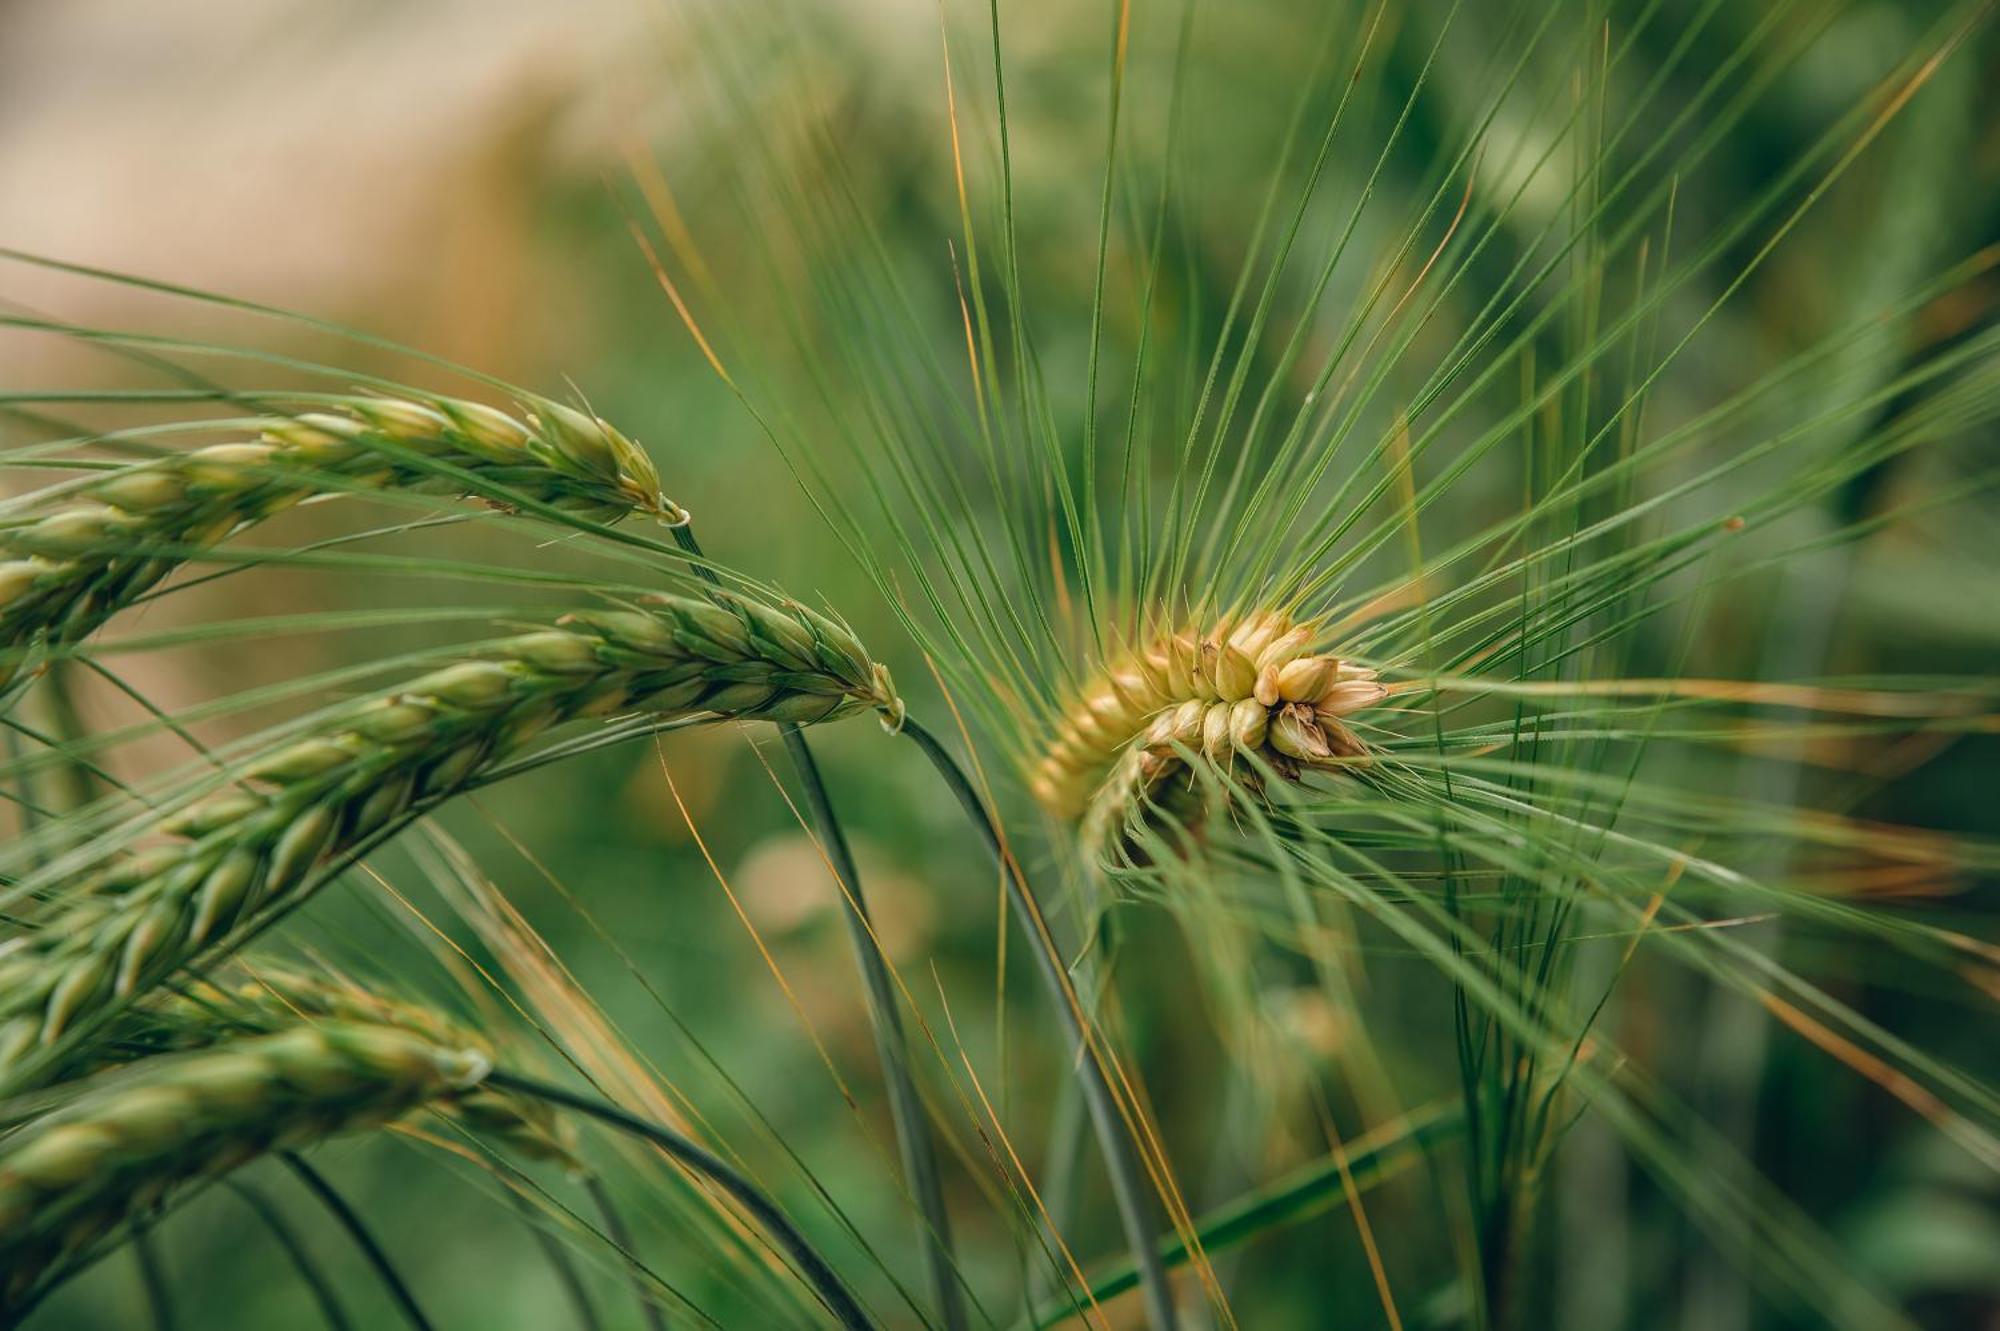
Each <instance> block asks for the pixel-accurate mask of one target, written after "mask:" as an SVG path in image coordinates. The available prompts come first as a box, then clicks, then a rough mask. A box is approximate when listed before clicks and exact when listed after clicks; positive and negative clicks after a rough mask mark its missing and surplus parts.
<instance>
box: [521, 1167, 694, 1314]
mask: <svg viewBox="0 0 2000 1331" xmlns="http://www.w3.org/2000/svg"><path fill="white" fill-rule="evenodd" d="M504 1191H505V1192H506V1194H507V1197H508V1199H509V1200H511V1201H512V1202H513V1203H514V1209H515V1210H517V1211H519V1212H520V1213H521V1223H522V1224H524V1225H526V1226H527V1227H528V1232H529V1233H530V1234H533V1235H534V1236H535V1244H536V1246H537V1247H539V1248H540V1249H541V1250H542V1256H544V1257H546V1258H547V1259H548V1263H549V1269H550V1270H552V1271H554V1272H555V1273H556V1282H557V1283H558V1284H560V1285H561V1286H562V1287H563V1294H564V1296H565V1297H567V1298H568V1299H569V1303H570V1306H571V1307H572V1308H574V1309H576V1324H577V1326H578V1327H579V1328H581V1331H604V1321H603V1319H602V1318H600V1317H599V1316H598V1315H597V1309H596V1307H595V1306H594V1305H593V1304H592V1303H591V1301H590V1291H589V1290H588V1289H586V1288H585V1287H584V1283H583V1273H582V1272H581V1271H579V1270H577V1268H576V1259H575V1258H573V1257H571V1256H570V1253H569V1250H568V1249H567V1248H565V1247H563V1245H562V1240H560V1239H558V1238H557V1237H556V1236H555V1235H553V1234H551V1233H549V1231H548V1230H547V1229H545V1228H544V1227H543V1226H542V1225H541V1224H539V1223H538V1222H537V1218H536V1215H535V1208H534V1205H533V1203H531V1202H529V1200H528V1199H527V1198H526V1197H525V1196H523V1195H522V1194H521V1193H519V1192H517V1191H515V1190H514V1189H513V1188H507V1189H505V1190H504ZM611 1237H612V1242H614V1243H620V1246H623V1244H622V1242H621V1241H620V1240H619V1238H618V1236H617V1235H616V1234H615V1233H614V1234H613V1235H612V1236H611ZM654 1331H659V1324H658V1323H655V1324H654Z"/></svg>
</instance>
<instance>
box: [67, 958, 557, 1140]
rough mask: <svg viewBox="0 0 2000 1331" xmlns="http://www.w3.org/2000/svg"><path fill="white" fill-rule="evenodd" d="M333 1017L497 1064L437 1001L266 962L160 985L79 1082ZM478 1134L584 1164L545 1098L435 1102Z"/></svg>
mask: <svg viewBox="0 0 2000 1331" xmlns="http://www.w3.org/2000/svg"><path fill="white" fill-rule="evenodd" d="M328 1021H330V1022H334V1023H337V1024H342V1025H365V1026H379V1027H383V1028H385V1029H388V1030H396V1031H403V1032H406V1033H408V1034H410V1035H414V1036H416V1037H417V1038H419V1039H421V1040H424V1041H426V1042H427V1043H429V1044H432V1045H436V1046H438V1047H439V1048H444V1049H463V1050H467V1051H470V1052H472V1053H476V1054H479V1055H480V1056H482V1057H484V1058H486V1059H487V1061H489V1062H491V1061H493V1060H494V1056H495V1054H496V1050H495V1047H494V1042H493V1040H492V1039H491V1038H489V1037H488V1036H486V1035H483V1034H481V1033H480V1032H478V1031H475V1030H474V1029H473V1028H472V1027H470V1026H468V1025H466V1024H464V1023H463V1022H460V1021H457V1020H454V1019H453V1018H452V1017H450V1016H448V1015H446V1014H445V1013H444V1012H442V1011H440V1010H438V1009H437V1008H434V1007H431V1006H428V1005H426V1004H423V1003H419V1002H415V1001H412V1000H409V999H405V998H396V997H390V996H388V995H386V994H384V993H382V992H380V991H379V990H378V989H377V988H375V987H373V986H371V987H369V988H365V989H364V988H362V987H360V986H359V985H355V984H350V983H342V982H340V981H337V980H334V979H331V978H328V977H323V976H318V975H312V974H308V973H306V972H304V971H298V970H292V969H289V968H286V967H282V966H267V965H263V964H259V965H258V966H257V967H256V969H255V971H254V973H251V974H248V975H246V976H243V977H241V978H235V979H231V980H229V981H228V982H226V983H217V982H212V981H206V980H204V981H198V982H194V983H190V984H187V985H185V986H182V987H179V988H176V989H172V990H163V991H160V992H158V993H156V994H154V995H152V996H151V997H149V998H148V1000H147V1001H146V1002H144V1003H142V1004H140V1005H139V1006H138V1007H137V1008H135V1009H133V1010H132V1011H130V1012H127V1013H125V1014H123V1016H121V1017H120V1019H119V1020H118V1021H116V1022H114V1023H112V1024H111V1026H110V1027H109V1028H108V1029H107V1030H106V1031H105V1032H103V1034H102V1035H101V1036H99V1038H97V1039H94V1040H92V1041H91V1042H90V1043H89V1044H88V1045H87V1046H86V1047H85V1048H84V1049H82V1050H80V1051H78V1052H79V1062H80V1063H81V1064H82V1065H83V1066H82V1067H80V1068H78V1069H77V1070H75V1071H70V1070H67V1069H65V1070H64V1071H63V1073H62V1074H61V1078H62V1080H65V1081H68V1080H74V1079H75V1078H76V1077H78V1076H81V1075H84V1074H85V1073H86V1072H87V1071H89V1070H91V1069H92V1068H94V1067H98V1066H105V1065H111V1064H116V1063H122V1062H127V1061H130V1060H137V1059H145V1058H149V1057H154V1056H158V1055H161V1054H172V1053H186V1052H189V1051H191V1050H197V1049H208V1048H212V1047H214V1046H216V1045H218V1044H221V1043H224V1042H227V1041H230V1040H235V1039H241V1038H243V1037H245V1036H251V1035H271V1034H277V1033H279V1032H281V1031H285V1030H289V1029H291V1028H292V1027H294V1026H298V1025H300V1024H301V1023H310V1024H317V1023H321V1022H328ZM433 1108H435V1109H436V1110H437V1111H438V1112H439V1113H441V1114H443V1115H444V1116H445V1117H447V1118H450V1119H453V1120H455V1121H456V1122H458V1123H460V1124H461V1125H463V1126H464V1127H465V1128H466V1129H467V1130H468V1131H470V1132H471V1133H473V1134H474V1135H475V1136H478V1137H482V1138H485V1139H487V1140H490V1141H493V1142H495V1143H497V1144H499V1145H503V1146H506V1147H508V1148H509V1149H511V1150H513V1151H516V1152H518V1153H519V1154H521V1155H524V1156H526V1157H528V1158H530V1159H536V1160H549V1161H555V1162H557V1163H560V1164H564V1165H569V1166H574V1165H575V1164H576V1147H575V1133H574V1131H573V1130H572V1129H571V1127H570V1125H569V1124H568V1123H567V1122H566V1121H565V1120H563V1119H561V1118H559V1117H557V1115H556V1113H555V1111H554V1110H553V1109H552V1108H551V1107H550V1106H549V1105H547V1104H545V1103H543V1102H541V1101H536V1100H526V1099H523V1098H522V1097H520V1096H516V1095H509V1094H507V1093H505V1092H502V1091H496V1090H494V1089H492V1088H490V1087H487V1086H476V1087H473V1088H472V1089H471V1090H468V1091H466V1092H465V1093H464V1094H462V1095H457V1096H453V1097H452V1098H451V1099H449V1100H447V1101H443V1102H440V1103H438V1104H437V1105H435V1106H433Z"/></svg>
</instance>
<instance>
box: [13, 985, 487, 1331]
mask: <svg viewBox="0 0 2000 1331" xmlns="http://www.w3.org/2000/svg"><path fill="white" fill-rule="evenodd" d="M489 1067H490V1065H489V1064H488V1062H487V1060H486V1059H485V1058H484V1057H483V1056H482V1055H480V1054H478V1053H476V1052H474V1051H471V1050H464V1049H453V1048H448V1047H444V1046H439V1045H435V1044H431V1043H429V1042H428V1041H426V1040H423V1039H421V1038H419V1037H417V1036H415V1035H412V1034H410V1033H409V1032H407V1031H401V1030H390V1029H386V1028H383V1027H374V1026H360V1025H347V1024H341V1023H336V1022H326V1023H321V1024H315V1025H309V1026H299V1027H296V1028H294V1029H292V1030H289V1031H286V1032H284V1033H283V1034H279V1035H269V1036H261V1037H258V1038H255V1039H247V1040H239V1041H233V1042H231V1043H229V1044H226V1045H222V1046H219V1047H217V1048H215V1049H212V1050H206V1051H202V1052H199V1053H192V1054H183V1055H179V1056H175V1057H168V1058H159V1059H147V1060H144V1061H143V1062H141V1063H138V1064H136V1065H134V1066H132V1067H129V1068H122V1069H119V1070H117V1071H115V1072H112V1073H109V1074H106V1075H105V1076H104V1077H102V1078H101V1079H99V1080H97V1081H95V1082H93V1083H90V1084H88V1085H87V1086H86V1089H84V1090H83V1091H82V1092H81V1093H80V1094H79V1095H78V1096H77V1097H76V1098H75V1099H74V1100H72V1101H70V1102H69V1103H68V1104H66V1105H64V1106H63V1107H61V1108H59V1109H56V1110H53V1111H51V1112H49V1113H47V1114H44V1115H42V1116H41V1117H39V1118H35V1119H32V1120H30V1121H29V1122H27V1123H26V1124H24V1125H22V1126H21V1127H20V1128H18V1129H16V1130H15V1131H14V1132H13V1133H11V1134H10V1135H8V1136H7V1137H6V1138H4V1139H0V1273H4V1274H0V1282H3V1283H0V1310H7V1309H12V1310H17V1311H18V1310H19V1309H20V1308H21V1307H23V1306H25V1305H26V1304H28V1303H30V1302H32V1301H33V1300H34V1299H35V1298H36V1297H38V1296H39V1294H41V1293H43V1292H45V1291H46V1288H47V1287H48V1286H49V1285H50V1284H51V1283H53V1282H54V1281H55V1280H58V1279H60V1278H61V1276H62V1274H63V1272H64V1271H65V1270H66V1269H68V1268H70V1267H72V1266H73V1265H74V1264H75V1263H76V1262H78V1261H80V1260H83V1259H85V1258H87V1257H88V1256H89V1255H90V1253H91V1252H92V1250H94V1249H95V1248H96V1247H97V1246H98V1245H99V1244H100V1243H102V1242H103V1241H104V1240H106V1239H108V1238H111V1237H112V1236H114V1235H115V1234H116V1233H117V1232H118V1231H119V1229H120V1228H121V1227H122V1226H123V1225H124V1224H125V1223H126V1222H127V1221H129V1220H130V1219H132V1218H133V1217H135V1216H137V1215H139V1214H141V1213H143V1212H145V1211H148V1210H151V1209H152V1208H154V1207H156V1206H157V1205H159V1204H160V1203H161V1201H163V1200H164V1199H165V1198H166V1196H167V1195H168V1194H169V1193H170V1192H171V1191H172V1190H173V1189H175V1188H176V1187H178V1186H182V1185H185V1184H188V1183H191V1182H193V1181H196V1180H199V1179H203V1178H212V1177H216V1176H219V1175H222V1174H226V1173H228V1172H229V1171H231V1170H234V1169H236V1168H238V1167H240V1166H241V1165H243V1164H245V1163H247V1162H248V1161H250V1160H253V1159H255V1158H256V1157H258V1156H260V1155H263V1154H266V1153H267V1152H271V1151H277V1150H286V1149H291V1148H295V1147H300V1146H304V1145H308V1144H310V1143H313V1142H317V1141H320V1140H321V1139H323V1138H326V1137H328V1136H331V1135H334V1134H336V1133H341V1132H349V1131H353V1130H356V1129H360V1128H370V1127H375V1126H378V1125H380V1124H383V1123H387V1122H390V1121H392V1120H394V1119H397V1118H400V1117H402V1116H403V1115H404V1114H407V1113H409V1112H410V1111H412V1110H414V1109H416V1108H419V1107H420V1106H423V1105H426V1104H432V1103H437V1102H440V1101H443V1100H445V1099H448V1098H450V1097H452V1096H455V1095H460V1094H463V1093H464V1092H466V1091H468V1090H470V1089H471V1088H473V1087H475V1086H477V1085H478V1084H479V1083H480V1082H481V1081H482V1080H483V1079H484V1077H485V1076H486V1073H487V1071H488V1070H489Z"/></svg>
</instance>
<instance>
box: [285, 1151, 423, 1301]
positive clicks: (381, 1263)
mask: <svg viewBox="0 0 2000 1331" xmlns="http://www.w3.org/2000/svg"><path fill="white" fill-rule="evenodd" d="M282 1158H283V1159H284V1162H285V1164H286V1165H287V1166H288V1167H289V1168H290V1169H291V1171H292V1172H293V1173H294V1174H296V1175H298V1177H299V1181H300V1182H301V1183H303V1184H305V1185H306V1189H307V1191H309V1192H311V1193H312V1195H313V1196H314V1197H316V1198H318V1199H319V1202H320V1204H321V1205H323V1206H324V1207H326V1209H327V1211H328V1212H329V1213H330V1214H331V1215H332V1216H333V1218H334V1219H335V1220H338V1221H339V1222H340V1226H341V1228H342V1229H345V1230H346V1231H347V1234H348V1237H349V1238H351V1239H353V1240H354V1246H355V1247H357V1248H359V1249H361V1255H362V1256H363V1257H366V1258H367V1259H368V1265H369V1266H371V1267H373V1268H374V1269H375V1275H376V1277H377V1278H378V1279H380V1280H381V1282H382V1284H383V1286H384V1287H385V1288H386V1289H387V1290H388V1291H389V1296H390V1297H391V1298H392V1299H394V1300H395V1301H396V1306H397V1307H398V1308H400V1309H402V1311H403V1317H404V1320H406V1321H407V1322H409V1324H410V1326H411V1327H412V1328H413V1331H437V1328H436V1327H435V1326H433V1325H432V1324H431V1320H430V1318H428V1317H426V1316H424V1310H423V1309H422V1308H420V1307H418V1306H417V1297H416V1295H415V1294H413V1293H411V1291H410V1287H409V1284H408V1283H407V1282H405V1281H404V1279H403V1277H402V1274H401V1273H400V1272H398V1271H397V1270H396V1266H395V1263H393V1262H391V1261H390V1260H389V1253H388V1251H387V1250H386V1249H385V1248H383V1246H382V1243H381V1240H379V1239H377V1238H376V1237H375V1234H374V1231H372V1230H370V1229H369V1228H368V1225H367V1223H366V1222H365V1221H363V1220H362V1219H361V1216H360V1215H359V1214H358V1213H357V1212H356V1211H355V1209H354V1208H353V1207H352V1206H349V1205H348V1204H347V1199H346V1198H345V1197H343V1196H341V1195H340V1193H339V1191H338V1190H336V1189H335V1188H334V1186H333V1185H332V1184H331V1183H329V1182H327V1181H326V1178H325V1176H324V1175H322V1174H321V1173H320V1172H319V1171H318V1170H317V1169H314V1168H313V1167H312V1166H311V1165H309V1164H307V1163H306V1161H305V1157H303V1156H301V1155H299V1154H298V1153H297V1152H295V1151H286V1152H285V1153H284V1156H283V1157H282Z"/></svg>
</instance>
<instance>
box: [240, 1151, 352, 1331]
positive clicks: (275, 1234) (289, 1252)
mask: <svg viewBox="0 0 2000 1331" xmlns="http://www.w3.org/2000/svg"><path fill="white" fill-rule="evenodd" d="M228 1186H229V1190H230V1191H231V1192H233V1193H235V1194H236V1195H237V1196H238V1197H241V1198H242V1199H243V1204H244V1205H245V1206H248V1207H249V1208H250V1209H251V1210H252V1211H254V1212H256V1213H257V1218H258V1219H259V1220H261V1221H263V1222H264V1228H266V1229H268V1230H270V1231H271V1237H272V1238H273V1239H276V1240H277V1243H278V1246H279V1247H280V1248H283V1249H284V1250H285V1256H286V1257H287V1258H288V1259H290V1261H291V1263H292V1267H293V1269H294V1270H296V1271H297V1272H298V1273H299V1279H301V1280H303V1281H304V1282H305V1284H306V1288H307V1289H309V1290H311V1291H312V1294H313V1299H314V1300H315V1301H316V1302H317V1303H318V1304H319V1312H320V1316H321V1317H322V1318H324V1319H325V1321H326V1325H327V1331H354V1323H353V1322H351V1321H349V1320H348V1318H347V1310H346V1309H344V1308H342V1307H341V1306H340V1296H339V1295H338V1294H335V1293H334V1291H333V1282H332V1281H330V1280H328V1279H327V1278H326V1272H324V1271H322V1270H320V1269H319V1263H318V1262H317V1261H315V1260H314V1259H313V1255H312V1253H311V1252H310V1251H309V1250H308V1249H307V1248H306V1245H305V1242H304V1240H302V1239H300V1238H299V1235H298V1231H297V1230H295V1229H293V1228H292V1226H291V1222H290V1221H288V1220H286V1219H285V1217H284V1214H283V1213H282V1212H280V1211H279V1210H278V1208H277V1205H276V1204H275V1203H274V1202H272V1200H271V1199H270V1198H269V1197H267V1196H265V1195H264V1192H263V1190H262V1189H260V1188H254V1187H252V1186H251V1185H249V1184H248V1183H237V1182H233V1181H232V1182H231V1183H230V1184H229V1185H228Z"/></svg>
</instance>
